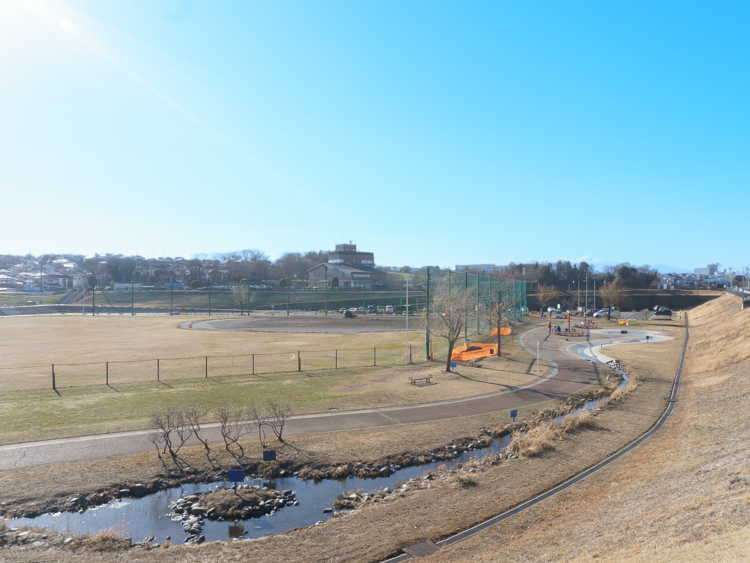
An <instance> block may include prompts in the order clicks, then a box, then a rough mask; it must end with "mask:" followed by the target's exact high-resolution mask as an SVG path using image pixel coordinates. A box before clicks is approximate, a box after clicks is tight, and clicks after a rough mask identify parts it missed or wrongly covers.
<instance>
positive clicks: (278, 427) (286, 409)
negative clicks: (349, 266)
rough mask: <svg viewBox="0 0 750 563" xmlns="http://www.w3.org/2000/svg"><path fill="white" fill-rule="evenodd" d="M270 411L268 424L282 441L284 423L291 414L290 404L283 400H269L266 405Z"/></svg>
mask: <svg viewBox="0 0 750 563" xmlns="http://www.w3.org/2000/svg"><path fill="white" fill-rule="evenodd" d="M268 409H269V411H270V417H269V425H270V426H271V430H273V433H274V434H276V438H278V440H279V442H283V441H284V440H283V439H282V437H281V435H282V434H283V433H284V425H285V424H286V421H287V419H289V417H290V416H292V412H293V411H292V406H291V405H290V404H289V403H284V402H276V401H274V402H271V403H269V405H268Z"/></svg>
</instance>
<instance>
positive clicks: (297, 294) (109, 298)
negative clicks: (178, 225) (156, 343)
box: [78, 289, 425, 311]
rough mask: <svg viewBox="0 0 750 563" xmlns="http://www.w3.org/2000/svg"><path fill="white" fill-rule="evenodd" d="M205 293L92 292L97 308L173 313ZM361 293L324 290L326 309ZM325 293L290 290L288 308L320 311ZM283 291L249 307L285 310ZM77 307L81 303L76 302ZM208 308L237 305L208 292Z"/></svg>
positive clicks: (386, 298)
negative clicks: (209, 298) (94, 295)
mask: <svg viewBox="0 0 750 563" xmlns="http://www.w3.org/2000/svg"><path fill="white" fill-rule="evenodd" d="M208 297H209V296H208V291H206V290H185V291H182V290H180V291H172V292H170V291H169V290H144V291H134V292H133V293H132V295H131V292H129V291H114V290H105V291H103V292H102V291H97V292H96V298H95V299H96V306H97V307H103V308H104V307H118V308H122V307H125V308H130V306H131V299H132V300H133V303H134V306H135V308H136V310H137V309H139V308H140V309H150V308H154V309H167V310H168V309H169V307H170V300H171V302H172V307H173V308H174V309H175V310H183V309H184V310H201V311H207V310H208ZM362 298H363V295H362V291H354V290H352V291H345V290H336V291H332V290H329V291H328V310H329V311H337V310H338V309H340V308H341V307H346V308H349V307H361V306H362ZM325 299H326V296H325V292H324V291H323V290H318V291H317V295H316V292H315V291H314V290H291V291H290V292H289V307H290V309H294V310H305V311H314V310H315V309H316V304H317V309H318V310H323V309H324V306H325V302H326V301H325ZM424 299H425V292H424V291H421V292H416V291H409V303H410V304H412V305H414V304H416V303H417V302H421V303H424ZM91 303H92V295H91V293H88V294H87V295H86V298H85V304H86V306H90V305H91ZM286 303H287V292H286V290H284V289H273V290H251V291H250V308H251V309H264V310H265V309H271V306H273V307H274V309H277V310H281V309H283V310H286ZM364 303H365V306H367V305H383V306H386V305H393V306H394V307H397V306H399V305H402V304H404V303H406V294H405V293H402V292H400V291H398V290H396V291H369V290H368V291H365V293H364ZM78 304H79V305H80V304H81V302H80V301H79V302H78ZM211 308H212V309H213V310H217V311H218V310H222V309H226V310H238V309H239V305H238V303H237V302H236V301H235V299H234V296H233V294H232V292H231V291H212V292H211Z"/></svg>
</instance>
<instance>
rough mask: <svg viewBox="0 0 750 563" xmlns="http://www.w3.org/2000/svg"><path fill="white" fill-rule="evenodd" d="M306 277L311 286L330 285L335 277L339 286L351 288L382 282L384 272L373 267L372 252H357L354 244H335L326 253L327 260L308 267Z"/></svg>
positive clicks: (373, 256)
mask: <svg viewBox="0 0 750 563" xmlns="http://www.w3.org/2000/svg"><path fill="white" fill-rule="evenodd" d="M307 277H308V280H309V285H310V287H312V288H321V289H322V288H323V287H324V286H325V285H328V286H329V287H330V285H331V281H332V280H333V278H336V279H337V280H338V282H339V287H340V288H344V289H353V288H361V287H363V286H365V287H372V286H373V285H377V284H382V283H383V282H384V280H385V273H384V272H381V271H380V270H377V269H376V268H375V255H374V254H373V253H372V252H359V251H358V250H357V245H356V244H337V245H336V250H334V251H331V252H329V253H328V262H327V263H325V264H318V265H317V266H315V267H313V268H310V269H309V270H308V271H307Z"/></svg>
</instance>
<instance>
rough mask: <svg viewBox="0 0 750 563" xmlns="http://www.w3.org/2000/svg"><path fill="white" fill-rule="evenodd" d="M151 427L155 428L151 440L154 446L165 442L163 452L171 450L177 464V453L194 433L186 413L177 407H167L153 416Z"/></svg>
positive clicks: (170, 453)
mask: <svg viewBox="0 0 750 563" xmlns="http://www.w3.org/2000/svg"><path fill="white" fill-rule="evenodd" d="M151 428H152V429H153V430H154V434H152V438H153V439H152V440H151V442H152V443H153V444H154V446H156V445H157V444H160V445H162V444H163V451H162V453H167V452H169V455H170V457H171V458H172V460H173V461H174V462H175V463H176V464H177V454H178V453H179V451H180V449H181V448H182V446H184V445H185V442H187V441H188V439H190V436H191V435H192V430H191V428H190V425H189V424H188V422H187V419H186V418H185V415H184V413H183V412H182V411H181V410H180V409H179V408H177V407H167V408H165V409H164V410H162V411H159V412H157V413H154V414H153V415H152V416H151ZM178 465H179V464H178Z"/></svg>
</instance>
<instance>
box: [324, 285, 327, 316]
mask: <svg viewBox="0 0 750 563" xmlns="http://www.w3.org/2000/svg"><path fill="white" fill-rule="evenodd" d="M323 287H324V288H325V295H326V304H325V309H326V317H327V316H328V280H326V281H325V285H324V286H323Z"/></svg>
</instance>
